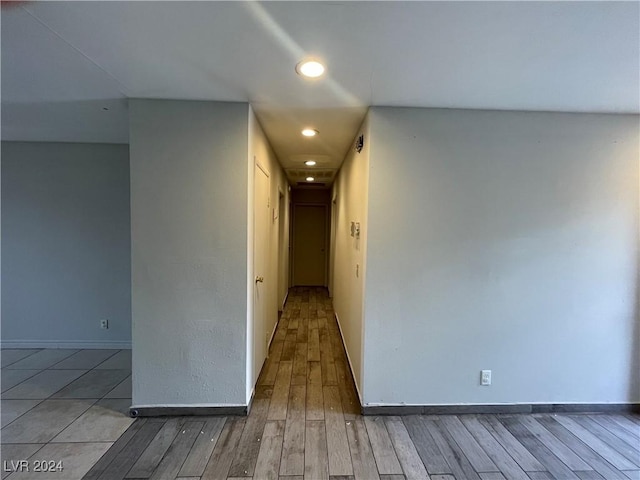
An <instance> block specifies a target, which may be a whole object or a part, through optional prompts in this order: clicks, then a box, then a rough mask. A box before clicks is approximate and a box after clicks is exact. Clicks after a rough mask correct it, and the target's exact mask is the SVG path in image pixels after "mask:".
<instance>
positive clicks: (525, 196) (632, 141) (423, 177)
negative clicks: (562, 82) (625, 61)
mask: <svg viewBox="0 0 640 480" xmlns="http://www.w3.org/2000/svg"><path fill="white" fill-rule="evenodd" d="M369 120H370V128H371V143H372V145H371V158H370V162H371V170H370V185H369V225H368V230H369V231H368V242H367V250H368V260H367V270H366V271H367V277H366V285H367V290H366V297H365V317H366V326H365V340H364V343H365V351H364V382H363V383H364V392H363V395H364V402H365V403H366V404H369V405H376V404H399V403H406V404H455V403H478V404H481V403H516V402H524V403H532V402H543V403H555V402H559V403H560V402H569V403H572V402H576V403H579V402H587V403H600V402H603V403H604V402H632V401H635V402H637V401H640V391H639V385H638V354H639V350H640V345H639V341H640V340H639V337H640V331H639V328H638V315H637V305H636V302H637V296H636V295H637V278H638V226H639V225H638V198H639V197H638V159H639V152H638V143H639V138H638V132H639V119H638V116H623V115H589V114H557V113H524V112H489V111H461V110H429V109H409V108H377V107H376V108H372V109H371V111H370V117H369ZM347 168H349V166H348V164H347ZM343 223H345V224H346V222H343ZM342 236H344V233H342V234H340V233H339V234H338V237H339V238H341V237H342ZM352 253H354V254H355V252H353V249H352ZM343 262H344V263H345V264H347V266H348V267H352V265H351V263H353V260H352V259H350V258H343V259H342V260H340V259H337V260H336V263H337V264H338V265H339V264H341V263H343ZM345 276H347V275H345ZM343 281H344V280H343ZM351 282H352V283H353V279H351ZM354 303H355V302H354ZM337 304H338V306H339V307H341V308H345V307H344V306H343V305H340V303H338V302H337ZM354 310H355V308H354ZM341 320H342V321H343V323H345V321H344V320H343V318H342V317H341ZM353 335H354V334H353V333H349V335H347V337H348V338H349V336H353ZM349 348H350V349H351V348H354V350H353V352H356V351H357V350H355V347H352V346H351V345H349ZM352 358H353V353H352ZM481 369H491V370H493V385H492V386H490V387H481V386H480V385H479V379H480V370H481Z"/></svg>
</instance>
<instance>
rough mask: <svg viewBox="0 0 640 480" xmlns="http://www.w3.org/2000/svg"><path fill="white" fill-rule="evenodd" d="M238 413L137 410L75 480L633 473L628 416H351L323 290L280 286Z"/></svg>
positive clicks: (450, 479)
mask: <svg viewBox="0 0 640 480" xmlns="http://www.w3.org/2000/svg"><path fill="white" fill-rule="evenodd" d="M258 383H259V385H258V387H257V390H256V394H255V399H254V401H253V407H252V409H251V412H250V414H249V415H248V416H247V417H174V418H148V419H139V420H137V421H136V422H135V423H134V424H133V425H132V426H131V427H130V428H129V429H128V430H127V431H126V432H125V433H124V434H123V435H122V437H121V438H120V439H119V440H118V441H117V442H115V444H114V445H113V446H112V447H111V448H110V449H109V451H108V452H107V453H106V454H105V455H104V456H103V457H102V458H101V459H100V460H99V461H98V462H97V463H96V464H95V466H94V467H93V468H92V469H91V470H90V471H89V472H88V474H87V475H86V476H85V477H84V478H86V479H101V480H104V479H109V480H116V479H123V478H128V479H154V480H155V479H169V480H174V479H176V478H180V479H184V480H187V479H189V480H196V479H199V480H204V479H207V480H212V479H221V480H228V479H241V478H242V479H246V478H247V477H250V478H251V477H252V478H254V479H260V480H262V479H277V478H280V479H285V480H300V479H303V478H304V479H312V480H320V479H327V478H331V479H333V480H339V479H340V480H346V479H364V480H375V479H378V478H380V479H386V480H392V479H393V480H400V479H426V478H431V479H432V480H454V479H455V480H463V479H471V480H504V479H513V480H543V479H554V478H555V479H560V480H601V479H615V480H629V479H636V480H639V479H640V451H639V446H640V420H639V418H638V417H637V416H631V415H551V414H539V415H443V416H419V415H413V416H404V417H362V416H360V415H359V405H358V401H357V397H356V393H355V389H354V386H353V380H352V378H351V374H350V371H349V368H348V364H347V360H346V356H345V352H344V349H343V346H342V343H341V340H340V334H339V331H338V325H337V323H336V321H335V317H334V315H333V310H332V305H331V301H330V299H329V298H328V296H327V293H326V290H325V289H321V288H296V289H292V291H291V292H290V295H289V298H288V301H287V304H286V307H285V310H284V312H283V315H282V318H281V320H280V323H279V326H278V329H277V332H276V335H275V338H274V341H273V343H272V346H271V350H270V355H269V359H268V361H267V363H266V365H265V366H264V369H263V371H262V373H261V376H260V379H259V382H258Z"/></svg>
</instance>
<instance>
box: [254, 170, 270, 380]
mask: <svg viewBox="0 0 640 480" xmlns="http://www.w3.org/2000/svg"><path fill="white" fill-rule="evenodd" d="M254 179H255V184H254V185H255V196H254V215H255V217H254V231H253V232H254V237H253V238H254V243H253V272H254V275H255V279H254V290H253V292H254V293H253V383H254V385H255V382H256V381H257V379H258V375H259V374H260V369H261V368H262V364H263V363H264V360H265V358H267V341H268V339H267V296H268V292H269V285H270V284H271V282H273V279H272V278H270V277H269V275H268V271H267V270H268V265H269V263H268V258H267V256H268V252H269V241H270V235H269V211H270V205H269V175H268V173H267V172H266V171H265V170H263V169H262V167H260V165H259V164H258V163H256V164H255V172H254Z"/></svg>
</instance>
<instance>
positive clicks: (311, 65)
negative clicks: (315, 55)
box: [296, 60, 324, 78]
mask: <svg viewBox="0 0 640 480" xmlns="http://www.w3.org/2000/svg"><path fill="white" fill-rule="evenodd" d="M296 72H298V75H302V76H304V77H308V78H318V77H320V76H321V75H322V74H323V73H324V65H322V64H321V63H320V62H319V61H317V60H303V61H301V62H300V63H298V65H296Z"/></svg>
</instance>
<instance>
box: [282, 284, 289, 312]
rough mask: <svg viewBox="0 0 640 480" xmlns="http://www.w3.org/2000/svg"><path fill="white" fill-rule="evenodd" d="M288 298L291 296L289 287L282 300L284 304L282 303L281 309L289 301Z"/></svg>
mask: <svg viewBox="0 0 640 480" xmlns="http://www.w3.org/2000/svg"><path fill="white" fill-rule="evenodd" d="M287 298H289V289H287V293H285V294H284V300H282V305H280V311H283V310H284V306H285V304H286V303H287Z"/></svg>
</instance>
